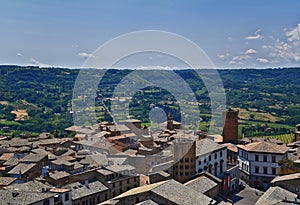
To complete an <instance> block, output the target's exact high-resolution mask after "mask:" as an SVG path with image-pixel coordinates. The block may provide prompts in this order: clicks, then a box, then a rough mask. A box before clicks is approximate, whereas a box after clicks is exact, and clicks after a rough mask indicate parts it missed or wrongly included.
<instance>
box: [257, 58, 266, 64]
mask: <svg viewBox="0 0 300 205" xmlns="http://www.w3.org/2000/svg"><path fill="white" fill-rule="evenodd" d="M256 61H257V62H259V63H269V60H268V59H266V58H257V59H256Z"/></svg>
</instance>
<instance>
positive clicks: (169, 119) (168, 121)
mask: <svg viewBox="0 0 300 205" xmlns="http://www.w3.org/2000/svg"><path fill="white" fill-rule="evenodd" d="M167 129H168V130H173V129H174V125H173V116H172V114H171V112H169V114H168V120H167Z"/></svg>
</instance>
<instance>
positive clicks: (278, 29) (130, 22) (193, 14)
mask: <svg viewBox="0 0 300 205" xmlns="http://www.w3.org/2000/svg"><path fill="white" fill-rule="evenodd" d="M299 8H300V1H294V0H281V1H279V0H272V1H262V0H226V1H225V0H198V1H196V0H195V1H192V0H190V1H189V0H182V1H178V0H152V1H147V0H144V1H141V0H123V1H121V0H119V1H116V0H97V1H96V0H95V1H79V0H78V1H76V0H65V1H62V0H51V1H40V0H26V1H23V0H19V1H18V0H2V1H0V28H1V29H0V32H1V35H0V64H18V65H39V66H47V65H51V66H61V67H80V66H81V65H82V64H83V63H84V61H85V60H86V58H87V57H89V56H91V53H92V52H93V51H94V50H95V49H97V48H98V47H99V46H100V45H102V44H103V43H105V42H106V41H108V40H110V39H112V38H115V37H117V36H119V35H121V34H125V33H128V32H133V31H138V30H147V29H154V30H164V31H169V32H174V33H177V34H179V35H182V36H184V37H186V38H188V39H190V40H192V41H193V42H195V43H196V44H197V45H198V46H200V47H201V48H202V49H203V50H204V51H205V52H206V53H207V54H208V56H209V57H210V58H211V59H212V61H213V62H214V64H215V65H216V66H217V67H220V68H253V67H257V68H268V67H289V66H300V24H299V23H300V12H299Z"/></svg>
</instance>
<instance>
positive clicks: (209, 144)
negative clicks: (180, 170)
mask: <svg viewBox="0 0 300 205" xmlns="http://www.w3.org/2000/svg"><path fill="white" fill-rule="evenodd" d="M196 147H197V148H196V149H197V152H196V167H195V168H196V169H195V170H196V172H197V173H201V172H203V171H207V172H209V173H211V174H213V175H214V176H217V177H219V178H222V177H223V174H224V172H225V171H226V170H227V163H226V162H227V147H226V146H225V145H222V144H217V143H215V142H214V141H213V140H211V139H209V138H205V139H201V140H198V141H197V142H196Z"/></svg>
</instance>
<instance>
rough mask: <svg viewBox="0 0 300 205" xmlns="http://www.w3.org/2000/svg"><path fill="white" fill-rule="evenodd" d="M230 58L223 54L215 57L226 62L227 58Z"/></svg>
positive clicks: (227, 54)
mask: <svg viewBox="0 0 300 205" xmlns="http://www.w3.org/2000/svg"><path fill="white" fill-rule="evenodd" d="M229 56H230V54H229V53H225V54H218V55H217V57H218V58H219V59H220V60H222V61H225V60H228V57H229Z"/></svg>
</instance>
